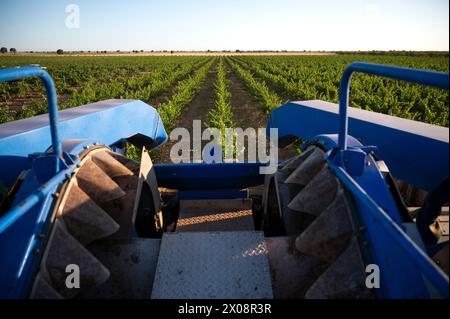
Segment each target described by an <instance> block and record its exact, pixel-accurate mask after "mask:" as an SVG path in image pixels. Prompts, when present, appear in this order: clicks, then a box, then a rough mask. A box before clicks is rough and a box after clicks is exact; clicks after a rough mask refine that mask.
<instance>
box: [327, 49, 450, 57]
mask: <svg viewBox="0 0 450 319" xmlns="http://www.w3.org/2000/svg"><path fill="white" fill-rule="evenodd" d="M335 53H337V54H364V55H390V56H416V57H436V58H437V57H443V58H448V57H449V52H448V51H406V50H389V51H379V50H374V51H336V52H335Z"/></svg>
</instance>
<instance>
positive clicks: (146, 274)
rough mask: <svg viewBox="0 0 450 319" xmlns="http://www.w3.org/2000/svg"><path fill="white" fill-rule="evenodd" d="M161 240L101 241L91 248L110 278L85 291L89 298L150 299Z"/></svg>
mask: <svg viewBox="0 0 450 319" xmlns="http://www.w3.org/2000/svg"><path fill="white" fill-rule="evenodd" d="M159 246H160V240H159V239H144V238H139V239H131V240H101V241H98V242H96V243H93V244H92V245H89V247H88V248H89V250H90V251H91V252H92V254H93V255H94V256H95V257H96V258H98V259H99V260H100V261H101V262H102V264H103V265H105V267H106V268H108V269H109V271H110V272H111V276H110V277H109V278H108V280H107V281H106V282H105V283H103V284H101V285H99V286H97V287H93V288H92V289H89V290H88V291H85V292H84V293H83V294H81V295H80V296H79V297H80V298H86V299H92V298H93V299H148V298H150V295H151V290H152V286H153V279H154V276H155V271H156V263H157V261H158V255H159Z"/></svg>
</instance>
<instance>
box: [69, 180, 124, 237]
mask: <svg viewBox="0 0 450 319" xmlns="http://www.w3.org/2000/svg"><path fill="white" fill-rule="evenodd" d="M61 217H62V219H63V220H64V223H65V224H66V226H67V228H68V230H69V232H70V233H71V234H72V235H73V236H74V237H75V238H76V239H77V240H78V241H80V242H81V243H82V244H83V245H86V244H88V243H91V242H93V241H94V240H96V239H99V238H104V237H106V236H109V235H111V234H113V233H115V232H116V231H117V230H118V229H119V224H117V223H116V222H115V221H114V220H113V219H112V218H111V217H110V216H109V215H108V214H107V213H106V212H105V211H104V210H103V209H102V208H101V207H100V206H98V205H97V204H96V203H95V202H94V201H93V200H92V199H91V198H90V197H89V196H88V195H87V194H86V193H85V192H83V190H81V189H80V188H79V187H78V185H76V184H74V185H72V187H71V188H70V191H69V194H68V196H67V199H66V201H65V205H64V208H63V211H62V214H61Z"/></svg>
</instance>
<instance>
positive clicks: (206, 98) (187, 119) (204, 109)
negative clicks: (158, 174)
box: [155, 64, 217, 163]
mask: <svg viewBox="0 0 450 319" xmlns="http://www.w3.org/2000/svg"><path fill="white" fill-rule="evenodd" d="M216 67H217V64H214V65H213V66H212V67H211V69H210V70H209V72H208V75H207V76H206V79H205V81H204V82H203V85H202V87H201V89H200V91H199V92H198V94H197V95H196V96H195V97H194V99H193V100H192V102H191V103H189V105H188V106H187V107H186V108H185V109H184V111H183V114H182V115H181V116H180V117H179V118H178V120H177V121H176V125H175V127H184V128H187V129H188V131H189V133H190V134H191V138H192V121H193V120H201V121H202V126H203V127H202V130H203V129H204V128H205V121H206V119H207V117H208V111H209V110H210V109H211V107H212V105H213V103H214V80H215V78H216ZM167 133H168V134H169V133H170V132H167ZM175 143H176V141H174V142H173V141H170V140H168V141H167V143H166V144H164V145H163V146H162V147H161V148H160V149H158V151H157V152H158V155H159V156H158V158H156V159H155V162H157V163H171V160H170V149H171V147H172V146H173V145H174V144H175ZM191 144H192V141H191Z"/></svg>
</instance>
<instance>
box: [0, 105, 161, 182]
mask: <svg viewBox="0 0 450 319" xmlns="http://www.w3.org/2000/svg"><path fill="white" fill-rule="evenodd" d="M59 118H60V124H59V132H60V137H61V139H63V140H64V139H91V140H96V141H98V142H100V143H104V144H106V145H112V144H115V143H118V142H120V141H121V140H123V139H125V138H128V137H131V136H134V135H136V134H141V135H142V136H146V137H147V138H149V141H150V140H151V141H152V144H151V145H149V146H150V148H151V147H155V146H158V145H160V144H162V143H165V141H166V140H167V134H166V132H165V130H164V125H163V123H162V121H161V118H160V117H159V115H158V113H157V112H156V110H155V109H154V108H153V107H151V106H149V105H147V104H145V103H144V102H141V101H136V100H106V101H101V102H97V103H93V104H88V105H84V106H79V107H75V108H71V109H67V110H63V111H60V112H59ZM50 145H51V140H50V126H49V121H48V117H47V115H39V116H35V117H32V118H29V119H24V120H19V121H14V122H9V123H6V124H2V125H0V179H1V180H2V181H3V183H4V184H5V185H7V186H9V185H11V183H12V182H13V181H14V180H15V179H16V177H17V176H18V174H19V173H20V172H21V171H22V170H23V169H26V168H29V165H30V162H29V161H28V160H27V157H28V155H29V154H31V153H34V152H43V151H45V150H46V149H47V148H48V147H49V146H50Z"/></svg>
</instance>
